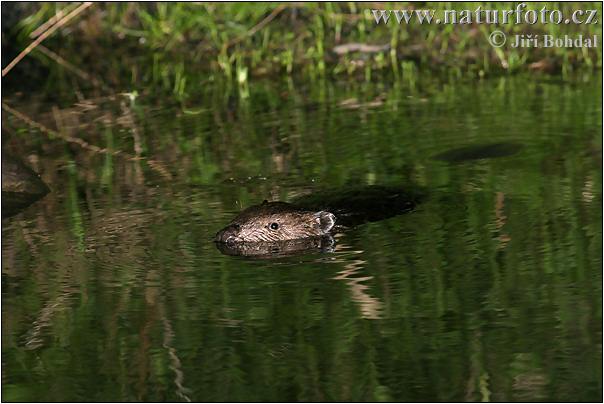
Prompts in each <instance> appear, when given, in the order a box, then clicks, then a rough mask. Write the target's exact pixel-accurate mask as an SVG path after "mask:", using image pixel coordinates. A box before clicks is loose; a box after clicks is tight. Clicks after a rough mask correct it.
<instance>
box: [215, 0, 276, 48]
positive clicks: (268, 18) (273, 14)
mask: <svg viewBox="0 0 604 404" xmlns="http://www.w3.org/2000/svg"><path fill="white" fill-rule="evenodd" d="M285 7H286V6H285V5H283V4H281V5H280V6H278V7H276V8H275V9H274V10H273V11H272V12H271V13H270V14H269V15H267V16H266V17H265V18H264V19H263V20H262V21H260V22H259V23H258V24H256V25H254V26H253V27H252V28H251V29H250V30H249V31H248V32H246V33H245V34H244V35H242V36H240V37H239V38H235V39H233V40H232V41H229V42H228V43H227V44H226V47H227V48H230V47H231V46H233V45H235V44H236V43H239V42H241V41H243V40H244V39H245V38H247V37H250V36H252V35H254V34H255V33H256V32H258V31H260V30H261V29H262V28H264V26H265V25H266V24H268V23H269V22H271V21H272V20H274V19H275V17H277V16H278V15H279V13H281V11H283V10H285Z"/></svg>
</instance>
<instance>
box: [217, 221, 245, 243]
mask: <svg viewBox="0 0 604 404" xmlns="http://www.w3.org/2000/svg"><path fill="white" fill-rule="evenodd" d="M240 230H241V226H239V225H238V224H236V223H235V224H231V225H228V226H227V227H225V228H224V229H222V230H220V231H219V232H218V233H216V241H217V242H219V243H233V242H235V241H236V240H237V236H238V235H239V231H240Z"/></svg>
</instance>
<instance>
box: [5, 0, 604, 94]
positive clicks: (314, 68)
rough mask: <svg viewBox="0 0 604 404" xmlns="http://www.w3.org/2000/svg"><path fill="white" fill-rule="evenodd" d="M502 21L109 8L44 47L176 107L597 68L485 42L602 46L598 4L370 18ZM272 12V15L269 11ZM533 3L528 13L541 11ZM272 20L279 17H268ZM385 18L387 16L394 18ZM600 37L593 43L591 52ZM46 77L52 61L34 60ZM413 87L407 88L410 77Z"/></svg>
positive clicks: (310, 7) (590, 55)
mask: <svg viewBox="0 0 604 404" xmlns="http://www.w3.org/2000/svg"><path fill="white" fill-rule="evenodd" d="M478 5H480V6H481V7H482V8H483V9H490V10H509V9H512V8H513V7H514V6H515V4H514V3H503V4H501V3H487V2H483V3H448V2H434V3H404V4H402V3H381V5H375V4H374V5H365V4H362V3H353V2H349V3H321V4H315V3H303V4H291V3H287V4H284V5H283V6H280V5H279V4H277V3H266V4H264V3H255V4H250V3H232V4H229V3H227V4H204V3H171V4H166V3H156V4H142V3H127V4H126V3H111V4H95V5H94V6H93V7H91V8H90V9H89V10H87V11H86V12H85V13H84V14H83V15H81V16H79V17H78V20H77V21H75V22H72V23H70V24H68V27H66V28H65V29H63V30H62V31H59V32H58V33H56V34H55V35H54V36H53V37H52V38H50V39H48V40H47V41H46V42H45V45H46V46H47V47H48V48H49V49H51V50H52V49H59V50H57V53H59V54H61V55H62V57H63V58H64V59H65V60H67V61H69V62H70V63H72V64H74V65H76V66H78V67H80V68H82V69H84V70H85V71H87V72H90V73H91V74H92V75H93V76H102V77H107V78H109V81H110V83H109V84H110V85H112V86H113V87H119V88H124V87H127V86H132V87H133V88H137V87H140V86H145V85H149V84H153V85H154V87H156V88H157V87H158V86H159V87H161V88H162V89H163V90H165V91H167V92H171V93H173V94H174V95H175V96H177V98H186V95H187V93H189V92H191V87H195V86H198V85H199V83H200V82H204V81H206V80H209V81H214V80H226V81H229V82H232V83H233V85H236V86H242V87H243V88H244V89H243V91H242V93H245V85H246V82H247V81H248V80H249V79H250V78H255V77H262V76H270V77H276V76H295V77H304V78H307V79H311V80H316V79H319V78H324V77H349V78H353V79H355V80H366V81H372V80H376V79H377V78H383V77H391V76H392V77H394V78H400V76H403V77H404V76H407V77H409V76H411V75H413V74H414V72H415V71H416V70H418V69H419V70H421V71H430V72H432V73H434V74H439V75H447V76H451V75H453V76H456V77H485V76H495V75H502V74H503V75H507V74H515V73H517V72H522V71H535V72H545V73H548V74H558V75H561V76H562V77H563V78H568V77H571V76H572V75H574V74H577V72H585V71H588V72H590V71H594V70H595V69H599V68H601V67H602V50H601V49H602V48H601V46H600V47H597V48H591V49H586V48H547V49H545V48H541V49H517V48H511V47H502V48H493V47H491V46H490V45H489V43H488V40H487V38H488V35H489V34H490V33H491V32H492V31H493V30H496V29H500V30H502V31H504V32H506V33H507V34H508V35H513V34H521V33H525V34H539V35H543V34H551V35H555V36H560V35H564V34H569V35H572V36H575V35H578V34H583V35H585V36H588V35H589V36H591V35H595V34H597V35H600V36H601V32H602V25H601V15H602V5H601V4H600V3H580V4H579V3H578V4H569V3H558V2H554V3H548V4H547V7H548V9H550V10H554V9H557V10H560V11H561V12H562V13H563V15H564V16H568V15H570V14H571V13H572V12H573V11H574V10H577V9H584V10H585V9H596V10H597V12H598V14H597V18H598V23H597V24H583V25H577V24H568V25H566V24H561V25H556V24H539V23H538V24H535V25H527V24H522V25H512V24H508V25H503V26H495V25H486V24H469V25H463V24H459V25H434V24H431V25H427V24H423V25H422V24H419V23H417V22H413V23H410V24H408V25H406V24H402V25H399V24H395V23H390V24H388V25H383V24H381V25H379V26H378V25H376V24H375V20H374V17H373V16H372V15H371V13H370V10H369V9H370V8H380V9H387V10H388V9H401V8H406V9H409V8H412V7H414V8H416V9H433V10H435V11H436V15H435V18H442V16H443V13H444V11H445V10H451V9H455V10H464V9H467V10H475V9H476V7H477V6H478ZM64 7H66V5H65V4H64V3H58V4H57V3H41V4H40V5H39V10H37V11H36V12H33V13H31V15H29V16H28V17H27V18H25V19H24V20H22V21H21V22H20V23H19V25H18V27H16V28H15V29H14V30H13V32H18V33H19V36H18V38H19V41H18V44H19V46H21V47H25V46H26V45H27V44H28V43H29V42H30V41H31V39H29V38H28V35H29V33H31V32H32V31H33V30H35V29H36V28H37V27H38V26H40V25H41V24H42V23H43V22H44V21H46V20H47V19H48V18H50V17H51V16H53V15H54V14H55V13H56V12H57V11H58V10H59V9H62V8H64ZM278 7H279V9H277V8H278ZM541 7H543V3H529V4H528V5H527V10H528V9H535V10H539V9H540V8H541ZM276 9H277V10H276ZM392 18H393V19H394V17H392ZM601 40H602V38H601V37H600V41H601ZM347 43H361V44H372V45H386V44H389V45H390V50H386V51H384V52H378V53H359V52H352V53H348V54H346V55H341V56H338V55H336V54H335V53H334V52H333V49H334V47H335V46H337V45H342V44H347ZM33 55H34V57H37V58H39V59H40V60H42V61H44V62H45V63H46V64H48V65H49V66H51V65H53V64H56V62H54V61H51V60H49V59H48V57H47V56H44V55H42V54H41V53H39V52H34V53H33ZM411 79H412V78H411Z"/></svg>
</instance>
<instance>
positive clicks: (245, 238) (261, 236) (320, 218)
mask: <svg viewBox="0 0 604 404" xmlns="http://www.w3.org/2000/svg"><path fill="white" fill-rule="evenodd" d="M335 222H336V217H335V216H334V215H333V214H331V213H329V212H325V211H318V212H314V211H309V210H304V209H300V208H298V207H296V206H294V205H291V204H289V203H285V202H267V201H264V202H263V203H262V204H261V205H256V206H252V207H249V208H247V209H245V210H244V211H243V212H241V213H240V214H239V215H238V216H237V217H235V219H233V220H232V221H231V223H230V224H229V225H228V226H227V227H225V228H224V229H222V230H220V231H219V232H218V233H217V234H216V239H215V240H216V241H217V242H220V243H240V242H261V241H284V240H296V239H302V238H307V237H320V236H324V235H326V234H328V233H329V231H330V230H331V229H332V228H333V226H334V225H335Z"/></svg>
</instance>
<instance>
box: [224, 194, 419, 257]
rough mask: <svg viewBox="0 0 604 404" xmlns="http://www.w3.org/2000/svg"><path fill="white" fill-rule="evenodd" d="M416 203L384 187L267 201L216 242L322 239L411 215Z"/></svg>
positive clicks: (239, 217) (249, 210) (235, 222)
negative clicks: (337, 232)
mask: <svg viewBox="0 0 604 404" xmlns="http://www.w3.org/2000/svg"><path fill="white" fill-rule="evenodd" d="M416 202H417V195H413V194H410V193H409V192H403V191H402V190H401V189H398V188H390V187H381V186H367V187H362V188H356V189H351V190H347V191H344V192H336V191H330V192H325V193H317V194H312V195H309V196H306V197H303V198H300V199H298V200H296V201H294V202H293V203H286V202H267V201H264V202H263V203H262V204H260V205H255V206H252V207H249V208H247V209H245V210H244V211H242V212H241V213H240V214H239V215H237V216H236V217H235V218H234V219H233V220H232V221H231V223H229V224H228V225H227V226H226V227H225V228H224V229H222V230H220V231H219V232H218V233H217V234H216V238H215V241H216V242H218V243H224V244H227V245H232V246H233V245H237V244H242V243H267V242H269V243H270V242H284V241H291V240H300V239H308V238H321V237H324V236H328V235H329V234H331V233H332V232H333V231H334V230H335V229H337V228H346V227H351V226H355V225H357V224H361V223H364V222H368V221H377V220H382V219H386V218H389V217H392V216H396V215H399V214H402V213H405V212H408V211H410V210H412V209H413V208H414V207H415V205H416ZM238 250H240V249H238Z"/></svg>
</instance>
